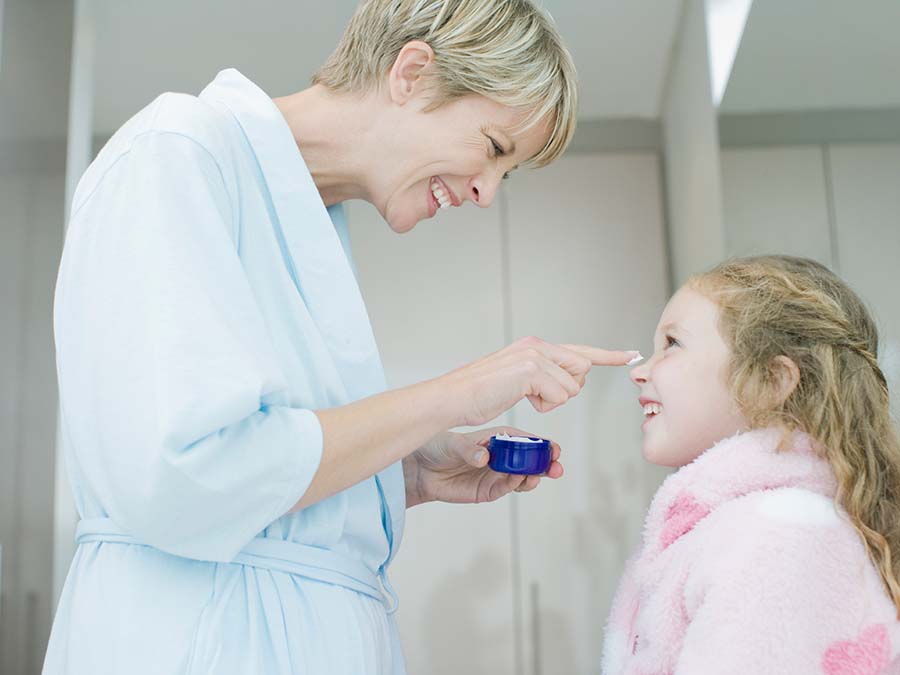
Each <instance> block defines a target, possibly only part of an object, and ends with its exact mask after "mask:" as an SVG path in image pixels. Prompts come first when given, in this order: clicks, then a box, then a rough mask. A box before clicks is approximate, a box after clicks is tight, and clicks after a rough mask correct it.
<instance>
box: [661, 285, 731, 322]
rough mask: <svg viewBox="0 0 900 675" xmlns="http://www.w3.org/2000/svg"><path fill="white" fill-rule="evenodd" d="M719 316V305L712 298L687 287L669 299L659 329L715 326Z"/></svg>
mask: <svg viewBox="0 0 900 675" xmlns="http://www.w3.org/2000/svg"><path fill="white" fill-rule="evenodd" d="M717 316H718V307H717V306H716V304H715V303H714V302H713V301H712V300H710V299H709V298H707V297H706V296H705V295H703V294H702V293H699V292H698V291H695V290H694V289H692V288H687V287H685V288H681V289H679V291H678V292H677V293H675V295H673V296H672V298H671V300H669V303H668V304H667V305H666V307H665V309H664V310H663V313H662V315H661V316H660V318H659V329H660V330H661V331H662V330H665V329H675V328H681V329H683V330H690V329H691V328H692V327H694V328H702V327H705V326H709V327H715V325H716V319H717Z"/></svg>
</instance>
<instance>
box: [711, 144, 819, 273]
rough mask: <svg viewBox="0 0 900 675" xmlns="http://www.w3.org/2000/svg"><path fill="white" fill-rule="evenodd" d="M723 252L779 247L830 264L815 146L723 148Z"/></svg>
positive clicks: (753, 252)
mask: <svg viewBox="0 0 900 675" xmlns="http://www.w3.org/2000/svg"><path fill="white" fill-rule="evenodd" d="M721 157H722V193H723V194H722V204H723V208H722V210H723V212H724V214H723V215H724V221H725V243H726V250H727V253H728V255H733V256H741V255H760V254H765V253H784V254H789V255H798V256H804V257H807V258H813V259H815V260H818V261H819V262H821V263H823V264H825V265H829V266H831V265H832V251H831V248H832V245H831V232H830V227H829V224H828V206H827V204H828V200H827V197H826V187H825V171H824V168H823V167H824V165H823V157H822V149H821V148H820V147H802V148H800V147H797V148H762V149H733V150H724V151H722V153H721Z"/></svg>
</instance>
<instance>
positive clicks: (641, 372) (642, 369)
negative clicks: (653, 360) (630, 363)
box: [628, 361, 650, 386]
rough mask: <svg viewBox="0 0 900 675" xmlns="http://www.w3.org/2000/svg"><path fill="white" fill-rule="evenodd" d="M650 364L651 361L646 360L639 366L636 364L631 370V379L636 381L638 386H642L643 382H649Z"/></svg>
mask: <svg viewBox="0 0 900 675" xmlns="http://www.w3.org/2000/svg"><path fill="white" fill-rule="evenodd" d="M649 365H650V362H649V361H645V362H644V363H642V364H641V365H639V366H635V367H634V368H632V369H631V372H630V373H629V374H628V375H629V377H631V381H632V382H634V383H635V384H636V385H637V386H641V385H642V384H647V375H648V374H649V369H648V366H649Z"/></svg>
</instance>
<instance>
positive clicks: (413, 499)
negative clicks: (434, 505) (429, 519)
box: [403, 453, 425, 509]
mask: <svg viewBox="0 0 900 675" xmlns="http://www.w3.org/2000/svg"><path fill="white" fill-rule="evenodd" d="M403 481H404V484H405V486H406V508H408V509H411V508H412V507H414V506H418V505H419V504H424V503H425V500H424V499H423V498H422V495H421V494H419V462H418V460H417V459H416V456H415V453H413V454H412V455H407V456H406V457H404V458H403Z"/></svg>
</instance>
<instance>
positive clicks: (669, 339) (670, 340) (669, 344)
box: [666, 335, 681, 349]
mask: <svg viewBox="0 0 900 675" xmlns="http://www.w3.org/2000/svg"><path fill="white" fill-rule="evenodd" d="M676 345H678V346H680V345H681V343H680V342H678V340H676V339H675V338H673V337H672V336H671V335H666V349H668V348H669V347H674V346H676Z"/></svg>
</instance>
